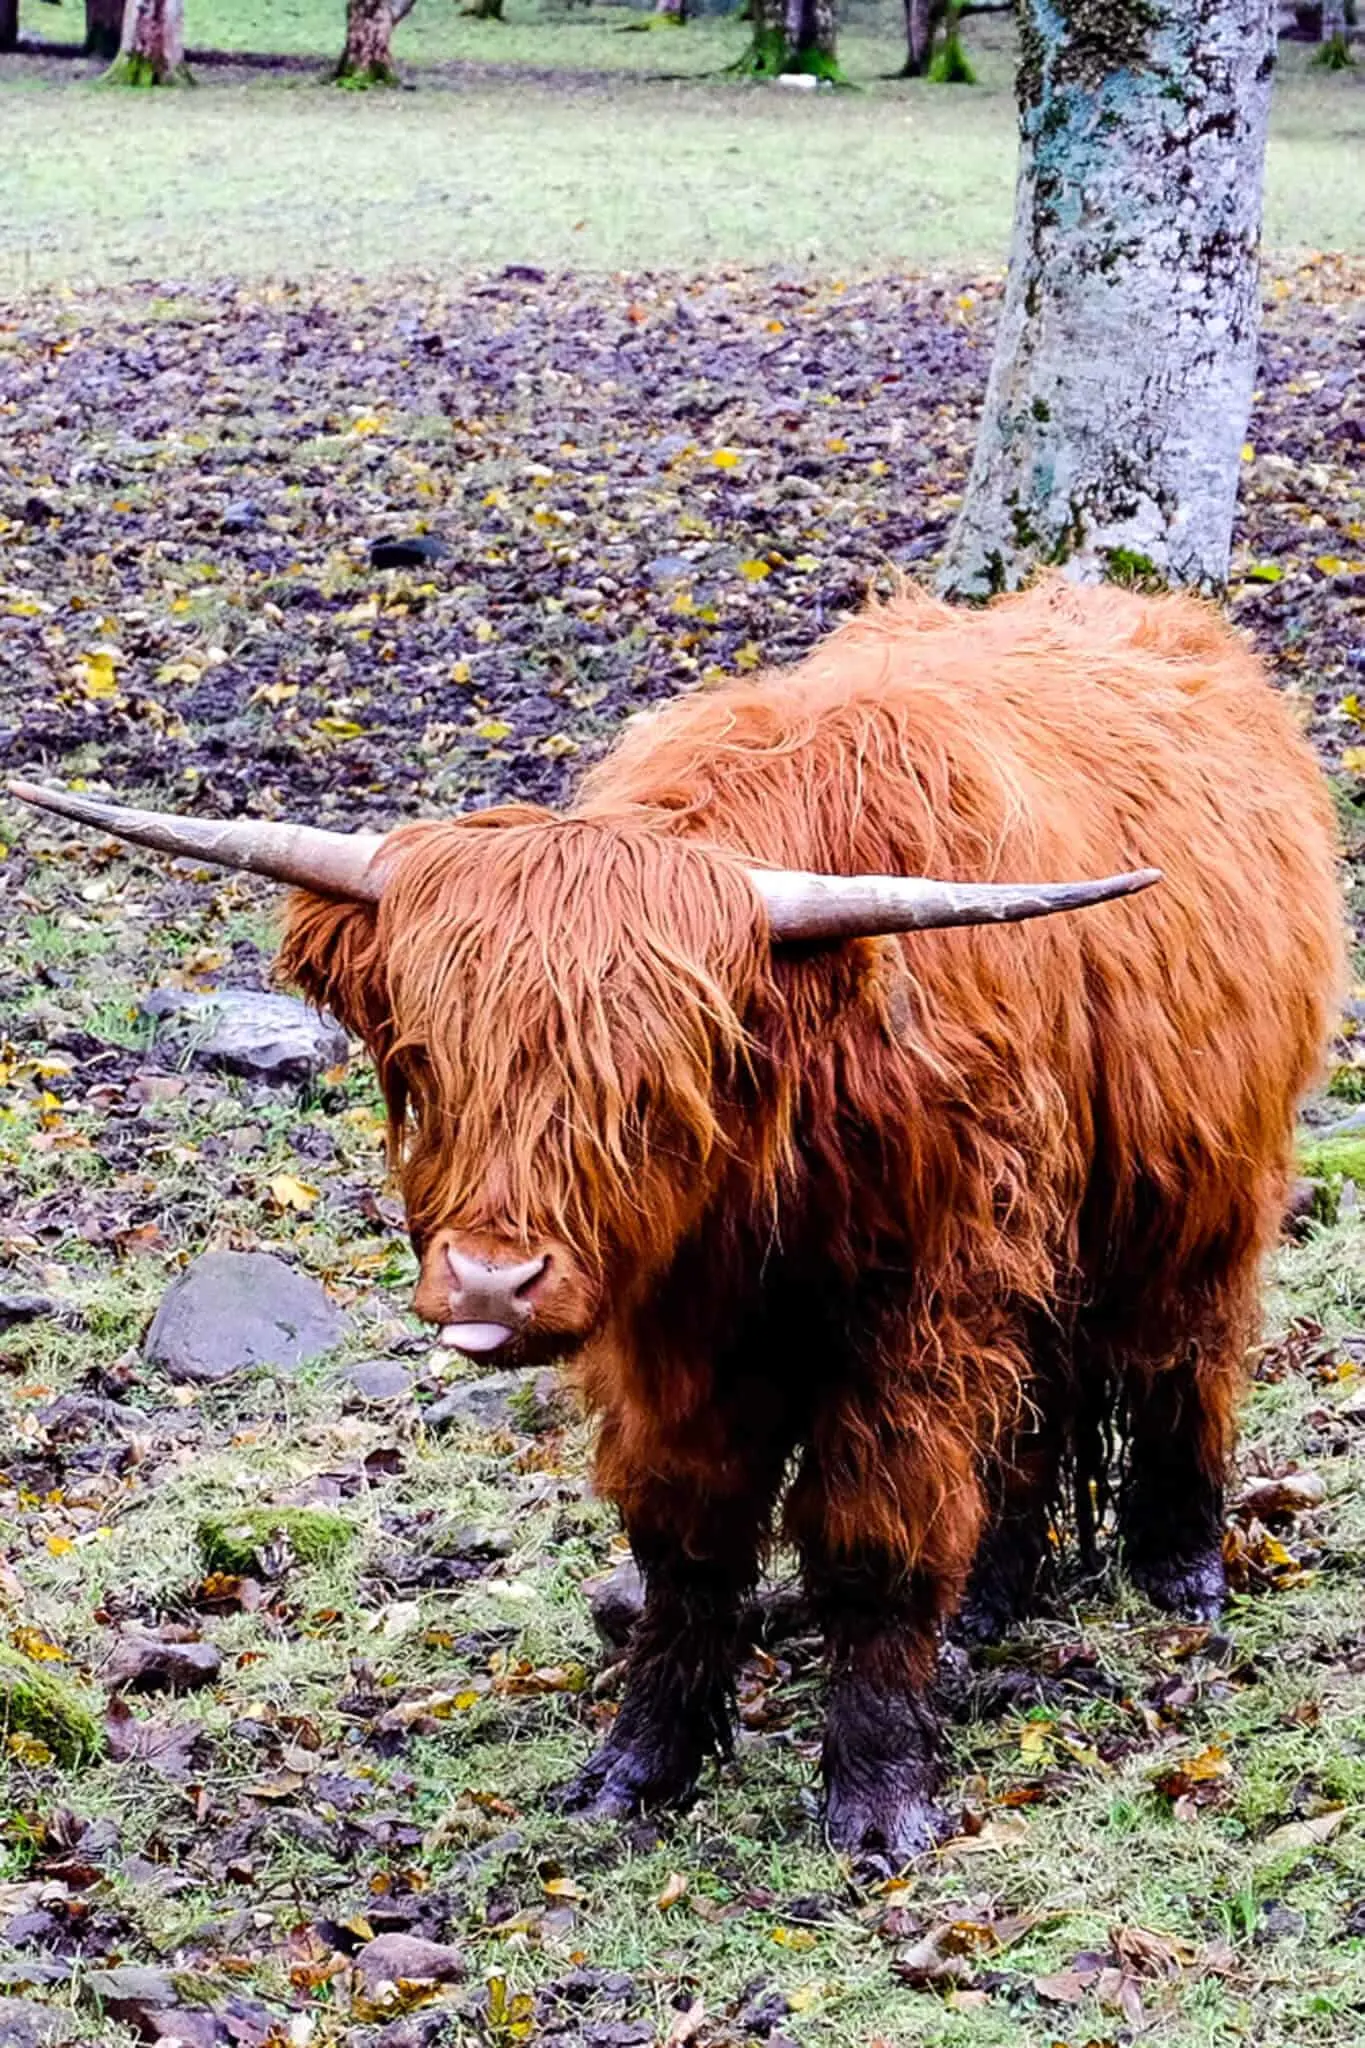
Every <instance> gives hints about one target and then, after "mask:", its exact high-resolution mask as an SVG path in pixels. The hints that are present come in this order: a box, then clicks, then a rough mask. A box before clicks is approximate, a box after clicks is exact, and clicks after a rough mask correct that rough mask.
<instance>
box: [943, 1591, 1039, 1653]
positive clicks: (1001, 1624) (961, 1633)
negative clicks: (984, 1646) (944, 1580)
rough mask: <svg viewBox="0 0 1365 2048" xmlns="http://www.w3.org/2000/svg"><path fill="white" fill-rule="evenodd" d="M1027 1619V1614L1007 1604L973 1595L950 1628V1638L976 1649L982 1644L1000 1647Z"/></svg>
mask: <svg viewBox="0 0 1365 2048" xmlns="http://www.w3.org/2000/svg"><path fill="white" fill-rule="evenodd" d="M1024 1619H1025V1610H1024V1609H1023V1608H1022V1607H1016V1606H1015V1605H1014V1604H1013V1603H1012V1602H1010V1601H1008V1600H992V1599H990V1598H989V1597H988V1596H986V1595H982V1594H970V1595H969V1596H968V1597H967V1599H965V1600H964V1601H963V1603H962V1605H961V1606H960V1607H959V1608H958V1610H957V1613H956V1614H955V1615H954V1616H953V1618H952V1620H951V1621H950V1622H949V1624H948V1635H949V1638H950V1639H951V1640H952V1641H953V1642H955V1643H962V1644H963V1645H964V1646H965V1647H966V1648H967V1649H975V1648H976V1647H977V1646H978V1645H979V1644H981V1643H998V1642H1000V1641H1001V1639H1002V1638H1003V1637H1005V1636H1007V1635H1008V1634H1009V1632H1010V1630H1011V1629H1014V1628H1017V1627H1018V1626H1019V1624H1020V1622H1021V1621H1023V1620H1024Z"/></svg>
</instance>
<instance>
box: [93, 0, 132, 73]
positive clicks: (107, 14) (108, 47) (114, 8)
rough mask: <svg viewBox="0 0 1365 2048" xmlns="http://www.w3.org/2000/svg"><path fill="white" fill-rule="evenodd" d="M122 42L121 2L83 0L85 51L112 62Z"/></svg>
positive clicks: (113, 0) (118, 0)
mask: <svg viewBox="0 0 1365 2048" xmlns="http://www.w3.org/2000/svg"><path fill="white" fill-rule="evenodd" d="M122 41H123V0H85V50H86V55H87V56H89V57H103V58H105V59H106V60H107V61H108V62H112V61H113V59H114V58H115V57H117V55H118V53H119V47H120V45H121V43H122Z"/></svg>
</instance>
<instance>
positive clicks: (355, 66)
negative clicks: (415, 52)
mask: <svg viewBox="0 0 1365 2048" xmlns="http://www.w3.org/2000/svg"><path fill="white" fill-rule="evenodd" d="M392 42H393V10H392V8H391V6H390V4H389V0H346V47H345V49H344V50H343V51H342V53H341V62H340V63H339V64H338V65H337V68H336V78H337V83H338V84H339V85H395V84H396V83H397V80H398V74H397V72H396V71H395V70H394V68H393V54H392V50H391V44H392Z"/></svg>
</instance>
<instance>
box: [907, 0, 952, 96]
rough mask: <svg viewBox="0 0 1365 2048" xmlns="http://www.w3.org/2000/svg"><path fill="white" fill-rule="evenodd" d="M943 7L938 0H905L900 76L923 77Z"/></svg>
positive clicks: (927, 66)
mask: <svg viewBox="0 0 1365 2048" xmlns="http://www.w3.org/2000/svg"><path fill="white" fill-rule="evenodd" d="M942 12H943V9H942V6H941V4H940V0H905V65H904V68H903V70H902V72H901V77H902V78H923V76H924V74H925V72H926V71H927V70H928V69H929V56H930V52H931V51H932V50H933V47H934V31H935V30H936V29H937V27H938V24H939V17H940V15H941V14H942Z"/></svg>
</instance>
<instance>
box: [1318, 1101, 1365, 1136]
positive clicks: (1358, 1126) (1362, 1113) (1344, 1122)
mask: <svg viewBox="0 0 1365 2048" xmlns="http://www.w3.org/2000/svg"><path fill="white" fill-rule="evenodd" d="M1362 1131H1365V1103H1362V1104H1361V1106H1360V1108H1359V1109H1353V1110H1352V1111H1351V1112H1350V1114H1349V1115H1348V1116H1341V1117H1338V1118H1337V1120H1336V1122H1335V1123H1331V1124H1322V1125H1320V1126H1319V1128H1318V1129H1317V1130H1316V1131H1315V1132H1314V1133H1313V1135H1314V1137H1316V1138H1350V1137H1355V1136H1358V1135H1359V1134H1360V1132H1362Z"/></svg>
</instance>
